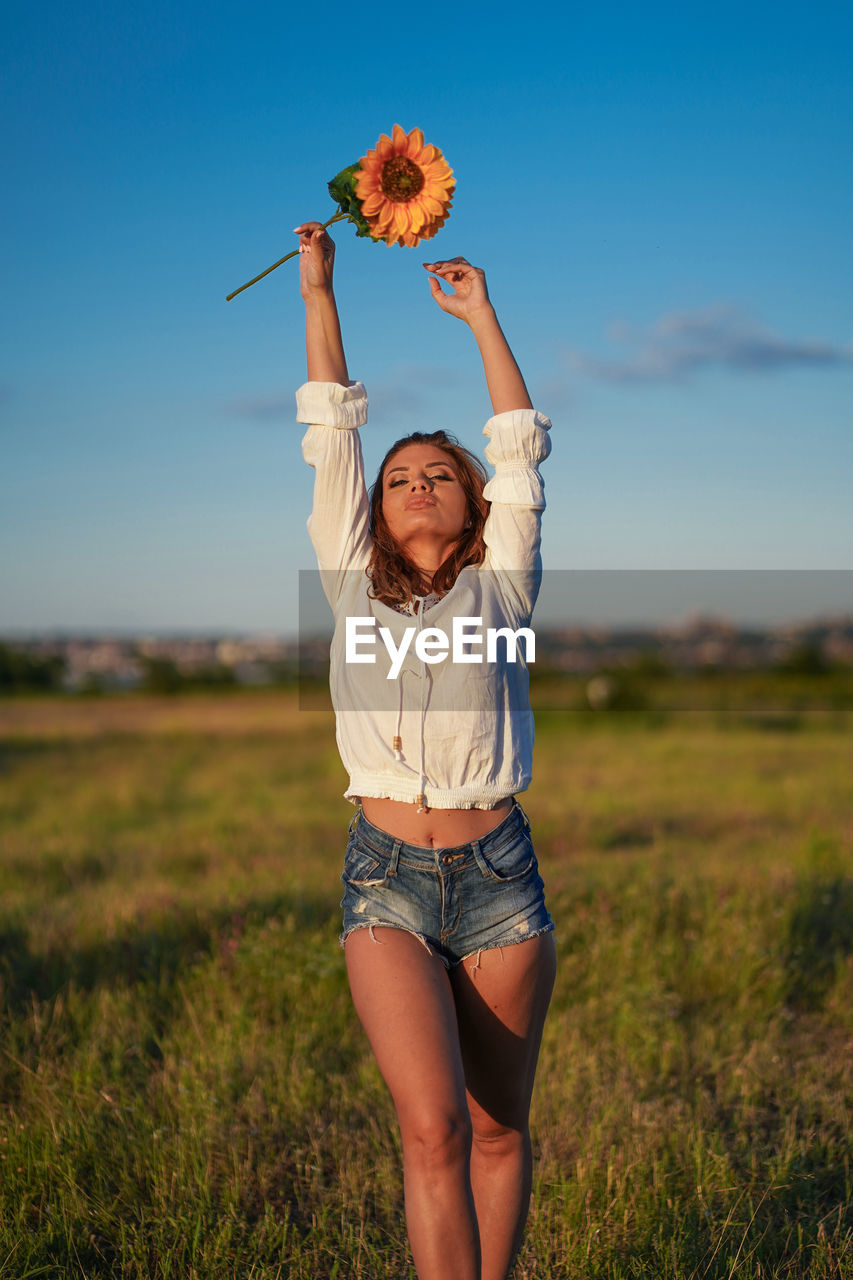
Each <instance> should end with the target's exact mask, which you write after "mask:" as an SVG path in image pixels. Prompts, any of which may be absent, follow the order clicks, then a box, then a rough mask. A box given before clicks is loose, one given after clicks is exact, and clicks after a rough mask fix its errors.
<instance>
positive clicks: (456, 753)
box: [296, 382, 551, 809]
mask: <svg viewBox="0 0 853 1280" xmlns="http://www.w3.org/2000/svg"><path fill="white" fill-rule="evenodd" d="M296 404H297V419H298V421H299V422H303V423H308V424H310V425H309V428H308V431H307V432H306V434H305V437H304V439H303V441H302V453H303V457H304V458H305V461H306V462H307V463H308V465H309V466H311V467H313V468H314V471H315V480H314V506H313V510H312V512H311V516H310V518H309V520H308V532H309V534H310V536H311V541H312V543H313V544H314V549H315V551H316V553H317V560H318V563H319V567H320V575H321V580H322V584H323V590H324V591H325V594H326V597H327V599H328V601H329V604H330V605H331V607H332V612H333V615H334V620H335V631H334V638H333V640H332V647H331V670H330V686H331V695H332V705H333V707H334V709H335V716H336V723H337V743H338V749H339V751H340V754H341V759H342V761H343V764H344V767H345V769H346V770H347V772H348V773H349V776H350V784H349V787H348V788H347V790H346V792H345V793H344V794H345V796H346V798H347V799H348V800H350V801H352V803H353V804H357V803H358V799H359V797H361V796H371V797H378V798H384V797H387V798H389V799H391V800H402V801H410V802H412V803H414V804H418V805H419V806H423V805H426V806H428V807H429V808H434V809H490V808H492V807H493V806H494V805H496V804H497V803H498V802H499V801H500V800H503V799H505V798H506V797H507V796H510V795H513V794H515V793H516V792H519V791H524V790H526V789H527V787H528V786H529V785H530V778H531V768H532V756H533V715H532V712H531V710H530V700H529V694H528V669H527V658H526V640H525V637H524V636H523V635H522V636H521V637H519V638H518V639H517V640H516V639H514V638H511V639H510V640H509V641H507V639H506V638H505V637H498V638H497V640H496V644H495V651H494V652H493V654H492V657H493V660H492V661H487V637H488V632H489V630H490V629H494V630H497V629H500V628H508V629H509V631H510V632H511V633H513V632H517V631H518V630H519V628H529V627H530V619H531V614H532V612H533V606H534V604H535V602H536V596H537V594H538V591H539V584H540V580H541V574H542V562H541V558H540V553H539V542H540V523H541V513H542V511H543V509H544V507H545V496H544V491H543V484H542V477H541V476H540V474H539V470H538V464H539V463H540V462H542V461H543V459H545V458H547V456H548V454H549V453H550V451H551V442H550V439H549V436H548V431H549V429H550V426H551V423H550V422H549V420H548V419H547V418H546V417H545V416H544V415H543V414H541V413H538V412H537V411H536V410H534V409H514V410H511V411H510V412H508V413H499V414H496V415H495V417H493V418H490V419H489V421H488V422H487V423H486V425H485V427H484V428H483V434H484V435H485V436H487V437H488V439H489V443H488V445H487V446H486V451H485V452H486V458H487V459H488V461H489V462H490V463H492V464H493V465H494V468H495V474H494V476H493V477H492V478H491V479H490V480H489V482H488V484H487V485H486V488H485V490H484V497H486V498H487V499H488V501H489V503H490V504H491V506H490V510H489V515H488V517H487V519H486V525H485V530H484V541H485V544H486V558H485V560H484V562H483V563H482V564H480V565H476V566H471V567H468V568H466V569H463V570H462V572H461V573H460V574H459V576H458V578H457V579H456V582H455V584H454V586H453V588H452V589H451V590H450V591H449V592H448V593H447V595H445V596H443V597H442V598H440V599H436V598H435V597H427V598H426V600H423V599H420V598H417V599H416V600H415V602H414V605H413V608H412V612H411V613H409V614H406V613H403V612H400V611H398V610H396V609H392V608H389V607H388V606H387V605H385V604H383V603H382V602H381V601H379V600H374V599H373V598H372V597H371V596H370V595H369V594H368V587H369V585H370V579H369V577H368V575H367V573H366V569H367V565H368V562H369V559H370V552H371V543H370V534H369V530H368V497H367V490H366V488H365V482H364V464H363V460H362V453H361V441H360V439H359V435H358V431H357V430H356V428H358V427H361V426H363V425H364V423H365V422H366V421H367V394H366V392H365V389H364V386H363V385H362V383H360V382H353V383H350V385H349V386H348V387H344V386H341V385H340V384H339V383H336V382H307V383H305V385H304V386H302V387H300V389H299V391H297V393H296ZM426 609H428V611H429V618H428V623H427V626H426V627H425V626H424V619H423V615H424V612H425V610H426ZM463 618H464V619H468V620H469V621H468V622H466V623H462V622H461V619H463ZM355 619H361V621H360V622H355ZM454 619H457V620H458V621H457V628H460V627H464V630H465V635H464V637H463V643H462V645H461V647H460V648H459V649H457V656H459V657H460V658H462V659H463V660H462V661H453V652H452V646H451V652H449V653H448V654H447V656H446V657H445V658H444V659H443V660H437V659H436V656H435V655H436V654H437V653H438V652H439V651H440V650H441V645H440V643H438V644H434V645H433V647H432V648H430V646H429V645H428V644H427V643H426V642H428V641H430V640H433V641H434V640H435V636H432V637H430V636H425V637H424V638H423V643H422V646H421V651H422V652H423V653H424V654H426V655H427V660H426V661H422V660H421V658H419V657H418V656H417V654H416V652H415V643H416V642H418V640H419V637H418V634H417V633H419V632H421V631H428V630H432V629H434V628H437V629H438V630H439V631H440V632H443V633H444V634H445V635H446V636H447V637H448V639H449V640H452V637H453V629H454ZM473 619H479V620H480V624H479V626H478V625H477V624H476V623H475V622H474V621H471V620H473ZM348 620H349V624H348ZM348 628H349V632H350V641H351V644H350V654H349V656H350V658H351V659H352V658H353V657H358V658H360V660H359V661H352V660H350V661H347V656H348V655H347V631H348ZM382 628H385V629H386V631H387V639H386V638H383V636H382V632H381V629H382ZM407 629H411V631H410V634H409V635H408V637H406V635H405V633H406V631H407ZM354 636H355V637H356V638H355V641H354V642H353V637H354ZM478 636H481V637H482V643H480V642H479V641H478ZM404 644H407V645H408V647H407V648H406V650H405V657H403V658H402V659H401V658H397V659H396V661H393V660H392V658H393V655H392V653H391V650H392V649H393V650H394V652H396V653H399V652H400V651H401V648H402V646H403V645H404ZM430 654H432V660H431V661H430V660H429V655H430ZM513 655H514V656H515V660H514V661H513V660H512V656H513ZM478 657H479V658H481V659H482V661H476V660H473V659H476V658H478ZM371 659H374V660H373V661H372V660H371ZM395 668H396V670H397V672H398V673H397V674H396V675H393V672H394V670H395ZM389 673H392V678H389Z"/></svg>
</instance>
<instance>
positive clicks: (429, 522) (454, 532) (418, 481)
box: [382, 444, 468, 563]
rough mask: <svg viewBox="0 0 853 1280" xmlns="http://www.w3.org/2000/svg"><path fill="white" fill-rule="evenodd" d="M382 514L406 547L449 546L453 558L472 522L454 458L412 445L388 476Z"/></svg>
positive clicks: (393, 460)
mask: <svg viewBox="0 0 853 1280" xmlns="http://www.w3.org/2000/svg"><path fill="white" fill-rule="evenodd" d="M382 510H383V512H384V515H385V523H386V524H387V526H388V530H389V532H390V534H391V536H392V537H393V538H394V540H395V541H396V542H397V543H398V544H399V545H400V546H401V547H408V546H410V545H412V546H414V545H415V544H421V545H424V544H425V543H426V542H428V541H432V542H434V543H436V544H438V545H439V547H440V544H441V543H442V542H443V543H444V544H445V552H444V554H447V552H449V550H450V548H451V546H452V545H453V543H454V542H456V541H457V539H458V538H459V537H460V535H461V534H462V531H463V530H464V528H465V525H466V523H467V519H468V499H467V498H466V496H465V490H464V489H463V488H462V483H461V481H460V479H459V472H458V471H457V469H456V464H455V462H454V461H453V459H452V458H451V457H450V455H449V454H447V453H445V452H444V451H443V450H442V449H439V448H438V447H437V446H436V445H433V444H408V445H405V446H404V447H403V448H402V449H400V450H399V451H398V452H397V453H395V454H394V456H393V457H392V458H391V459H389V461H388V463H387V465H386V467H385V471H384V472H383V475H382ZM413 559H415V561H416V563H417V556H413ZM442 559H443V556H442ZM439 563H440V561H439Z"/></svg>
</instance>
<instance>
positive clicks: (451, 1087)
mask: <svg viewBox="0 0 853 1280" xmlns="http://www.w3.org/2000/svg"><path fill="white" fill-rule="evenodd" d="M345 952H346V963H347V973H348V975H349V983H350V990H351V992H352V997H353V1003H354V1004H355V1009H356V1012H357V1014H358V1016H359V1019H360V1020H361V1024H362V1026H363V1027H364V1030H365V1032H366V1033H367V1038H368V1040H369V1041H370V1045H371V1048H372V1049H373V1052H374V1054H375V1056H376V1061H377V1063H378V1065H379V1070H380V1071H381V1072H382V1076H383V1078H384V1080H385V1082H386V1084H387V1085H388V1088H389V1089H390V1091H391V1097H392V1098H393V1100H394V1106H395V1107H396V1110H397V1116H398V1119H399V1121H400V1125H401V1128H402V1129H403V1130H405V1129H406V1128H407V1127H415V1128H417V1127H420V1126H422V1125H423V1124H424V1123H425V1122H426V1121H427V1120H428V1118H429V1117H438V1116H441V1117H444V1118H447V1119H451V1118H453V1117H458V1116H459V1115H461V1114H462V1113H463V1112H464V1111H465V1108H466V1101H465V1076H464V1071H463V1067H462V1055H461V1051H460V1046H459V1034H458V1030H457V1025H456V1009H455V1006H454V1001H453V993H452V990H451V987H450V980H449V978H448V975H447V970H446V969H445V967H444V965H443V964H442V962H441V960H439V959H438V957H437V956H436V955H433V954H431V953H430V952H429V951H428V950H427V948H426V947H425V946H424V944H423V943H422V942H421V941H420V940H419V939H418V938H416V937H415V936H414V935H413V934H410V933H407V932H406V931H404V930H402V929H390V928H382V927H381V926H377V927H375V928H373V929H358V930H356V931H355V932H353V933H351V934H349V936H348V937H347V940H346V946H345Z"/></svg>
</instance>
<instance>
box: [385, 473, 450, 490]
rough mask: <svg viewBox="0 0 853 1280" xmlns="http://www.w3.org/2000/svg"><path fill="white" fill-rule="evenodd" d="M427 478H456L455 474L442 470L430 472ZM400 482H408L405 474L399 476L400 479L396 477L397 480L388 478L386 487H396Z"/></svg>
mask: <svg viewBox="0 0 853 1280" xmlns="http://www.w3.org/2000/svg"><path fill="white" fill-rule="evenodd" d="M428 478H429V479H430V480H455V479H456V476H453V475H448V474H447V473H446V472H444V471H435V472H433V474H432V475H430V476H429V477H428ZM401 484H409V480H408V478H407V477H405V476H403V477H401V478H400V479H398V480H389V481H388V488H389V489H397V488H398V487H399V486H400V485H401Z"/></svg>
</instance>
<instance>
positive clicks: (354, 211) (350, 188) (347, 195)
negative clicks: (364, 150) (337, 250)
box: [328, 162, 379, 244]
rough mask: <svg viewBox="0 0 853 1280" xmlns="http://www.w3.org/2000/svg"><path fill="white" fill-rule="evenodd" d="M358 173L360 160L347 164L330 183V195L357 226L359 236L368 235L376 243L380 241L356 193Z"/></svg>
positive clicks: (356, 230)
mask: <svg viewBox="0 0 853 1280" xmlns="http://www.w3.org/2000/svg"><path fill="white" fill-rule="evenodd" d="M357 173H358V162H356V163H355V164H350V165H347V167H346V169H341V171H340V173H338V174H335V176H334V178H332V180H331V182H330V183H329V184H328V185H329V195H330V196H331V197H332V199H333V200H334V201H335V203H336V204H337V205H338V207H339V208H340V210H341V212H342V213H345V214H346V215H347V217H348V219H349V221H350V222H351V223H352V224H353V226H354V227H355V234H356V235H357V236H366V237H367V238H368V239H370V240H373V242H374V243H375V244H378V243H379V241H378V240H377V239H376V237H375V236H373V235H372V234H371V231H370V225H369V223H368V221H367V219H366V218H365V216H364V214H363V213H362V212H361V201H360V200H359V198H358V196H357V195H356V193H355V175H356V174H357Z"/></svg>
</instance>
